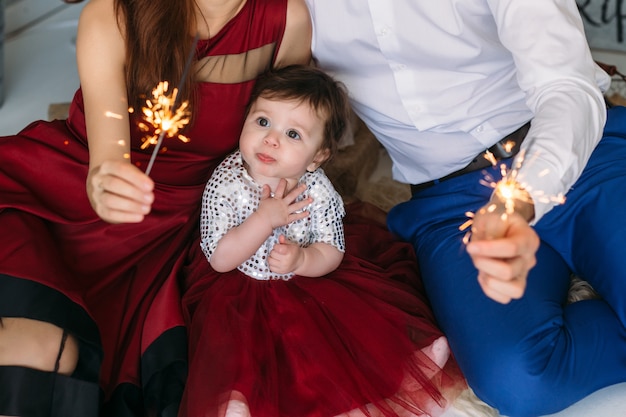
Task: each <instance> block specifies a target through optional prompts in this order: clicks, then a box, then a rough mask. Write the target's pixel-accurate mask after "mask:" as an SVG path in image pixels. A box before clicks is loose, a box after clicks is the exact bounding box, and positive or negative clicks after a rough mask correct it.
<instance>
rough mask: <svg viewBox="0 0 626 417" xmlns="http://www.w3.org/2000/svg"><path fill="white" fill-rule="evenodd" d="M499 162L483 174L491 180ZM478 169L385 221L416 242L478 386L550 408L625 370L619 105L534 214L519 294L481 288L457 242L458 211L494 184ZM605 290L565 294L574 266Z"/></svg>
mask: <svg viewBox="0 0 626 417" xmlns="http://www.w3.org/2000/svg"><path fill="white" fill-rule="evenodd" d="M498 171H499V170H498V169H495V168H494V169H491V170H489V175H491V176H493V177H494V178H496V179H498V178H499V177H500V176H499V172H498ZM484 176H485V171H477V172H472V173H469V174H465V175H462V176H460V177H456V178H453V179H451V180H448V181H444V182H442V183H439V184H437V185H435V186H433V187H431V188H428V189H426V190H424V191H421V192H418V193H416V194H415V195H414V196H413V198H412V199H411V200H410V201H408V202H405V203H402V204H400V205H398V206H396V207H394V208H393V209H392V210H391V211H390V213H389V217H388V223H389V227H390V229H391V231H392V232H394V233H396V234H397V235H398V236H400V237H401V238H403V239H404V240H407V241H409V242H411V243H413V246H414V247H415V250H416V252H417V255H418V257H419V261H420V269H421V273H422V278H423V280H424V285H425V287H426V292H427V294H428V297H429V299H430V301H431V303H432V305H433V309H434V312H435V316H436V318H437V320H438V321H439V324H440V326H441V328H442V330H443V331H444V333H445V334H446V335H447V337H448V339H449V342H450V345H451V348H452V351H453V353H454V355H455V357H456V359H457V361H458V362H459V365H460V367H461V369H462V370H463V372H464V373H465V376H466V378H467V380H468V383H469V384H470V386H471V387H472V388H473V389H474V391H475V392H476V394H477V395H478V396H479V397H480V398H481V399H483V400H484V401H485V402H487V403H488V404H490V405H492V406H494V407H496V408H498V409H499V410H500V412H501V413H502V414H505V415H509V416H516V417H526V416H536V415H542V414H548V413H554V412H556V411H559V410H562V409H564V408H566V407H567V406H569V405H571V404H572V403H574V402H576V401H578V400H580V399H581V398H583V397H584V396H586V395H588V394H590V393H591V392H593V391H595V390H598V389H600V388H602V387H604V386H607V385H611V384H614V383H618V382H622V381H626V108H623V107H617V108H613V109H611V110H609V119H608V122H607V125H606V128H605V132H604V138H603V139H602V141H601V142H600V144H599V145H598V147H597V148H596V150H595V151H594V153H593V155H592V157H591V159H590V161H589V163H588V164H587V167H586V168H585V170H584V172H583V174H582V175H581V177H580V178H579V180H578V181H577V182H576V184H575V185H574V187H572V189H571V190H570V191H569V193H568V194H567V199H566V202H565V204H563V205H559V206H557V207H555V208H554V209H553V210H551V211H550V212H549V213H548V214H546V215H545V216H544V217H543V218H542V219H541V220H540V221H539V222H538V224H537V225H536V227H535V230H536V231H537V233H538V234H539V236H540V238H541V245H540V248H539V251H538V253H537V266H535V267H534V268H533V269H532V270H531V272H530V275H529V277H528V286H527V289H526V293H525V295H524V297H522V298H521V299H519V300H515V301H513V302H511V303H509V304H506V305H503V304H499V303H497V302H495V301H492V300H491V299H489V298H487V297H486V296H485V295H484V294H483V292H482V290H481V288H480V286H479V285H478V282H477V280H476V277H477V271H476V269H475V268H474V266H473V265H472V262H471V260H470V258H469V256H468V255H467V253H466V252H465V249H464V245H463V243H462V241H461V239H462V237H463V235H464V232H461V231H459V226H460V225H461V224H462V223H463V222H465V220H467V217H466V216H465V213H466V212H468V211H472V212H475V211H476V210H477V209H478V208H480V207H482V206H483V205H484V204H485V203H486V201H487V200H488V198H489V196H490V194H491V191H492V189H491V188H489V187H486V186H484V185H481V184H480V182H479V180H480V179H482V178H484ZM572 272H573V273H575V274H577V275H578V276H580V277H581V278H583V279H585V280H587V281H588V282H589V283H591V285H592V286H593V287H594V288H595V289H596V290H597V291H598V292H599V293H600V295H601V296H602V297H603V299H602V300H585V301H581V302H577V303H574V304H570V305H567V306H566V305H565V300H566V295H567V291H568V286H569V280H570V274H571V273H572Z"/></svg>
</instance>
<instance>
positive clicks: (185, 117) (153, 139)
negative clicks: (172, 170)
mask: <svg viewBox="0 0 626 417" xmlns="http://www.w3.org/2000/svg"><path fill="white" fill-rule="evenodd" d="M198 37H199V36H198V34H196V36H195V37H194V40H193V44H192V47H191V50H190V51H189V55H188V56H187V61H186V62H185V67H184V69H183V74H182V76H181V79H180V84H179V87H178V88H174V89H173V90H172V92H171V94H169V95H168V94H167V92H168V89H169V83H168V82H167V81H161V82H160V83H159V84H158V85H157V86H156V87H155V88H154V90H152V99H147V100H146V107H143V108H142V112H143V115H144V120H145V121H146V123H147V124H146V123H140V124H139V128H140V129H142V130H144V131H149V129H150V127H152V128H153V129H154V133H153V135H152V136H150V137H147V138H146V139H145V140H144V143H143V144H142V145H141V149H145V148H147V147H148V146H150V145H155V146H154V150H153V151H152V156H151V157H150V161H149V162H148V167H147V168H146V175H150V171H151V170H152V165H153V164H154V160H155V159H156V156H157V154H158V153H159V149H160V148H161V145H162V143H163V139H164V138H165V136H167V137H168V138H172V137H174V136H177V137H178V139H180V140H181V141H183V142H185V143H186V142H189V138H187V137H186V136H183V135H180V134H178V132H179V130H181V129H182V128H183V127H185V126H186V125H187V124H188V123H189V118H190V115H191V112H190V111H189V102H188V101H187V100H185V101H183V102H182V103H181V104H180V106H178V92H179V91H180V89H181V88H182V85H183V83H184V82H185V79H186V78H187V74H188V73H189V67H190V65H191V60H192V58H193V55H194V53H195V51H196V45H197V43H198Z"/></svg>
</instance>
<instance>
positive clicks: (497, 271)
mask: <svg viewBox="0 0 626 417" xmlns="http://www.w3.org/2000/svg"><path fill="white" fill-rule="evenodd" d="M529 201H531V200H530V199H528V200H525V201H522V202H520V203H519V204H518V206H517V207H518V209H516V210H515V211H513V212H511V213H506V209H505V205H504V202H503V201H500V200H498V199H497V198H496V199H495V200H493V201H492V202H490V203H489V204H488V205H487V206H485V207H483V208H482V209H480V210H479V211H478V212H477V213H476V214H475V216H474V220H473V224H472V239H471V241H470V242H469V243H468V244H467V252H468V254H469V255H470V257H471V258H472V261H473V262H474V266H475V267H476V269H478V282H479V284H480V286H481V288H482V289H483V291H484V292H485V295H487V296H488V297H489V298H491V299H493V300H495V301H497V302H499V303H502V304H506V303H509V302H510V301H511V300H513V299H518V298H521V297H522V296H523V295H524V291H525V290H526V282H527V278H528V272H529V271H530V269H531V268H532V267H534V266H535V264H536V262H537V260H536V258H535V254H536V253H537V250H538V249H539V236H538V235H537V233H536V232H535V230H534V229H533V228H532V227H530V225H529V223H528V222H529V220H530V219H532V216H533V214H534V209H533V206H532V202H530V203H529ZM529 205H530V207H529Z"/></svg>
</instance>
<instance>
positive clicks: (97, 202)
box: [87, 161, 154, 223]
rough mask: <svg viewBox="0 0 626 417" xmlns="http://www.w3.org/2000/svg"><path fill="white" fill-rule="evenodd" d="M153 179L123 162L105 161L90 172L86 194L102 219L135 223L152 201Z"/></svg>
mask: <svg viewBox="0 0 626 417" xmlns="http://www.w3.org/2000/svg"><path fill="white" fill-rule="evenodd" d="M153 189H154V182H153V181H152V179H151V178H150V177H149V176H147V175H146V174H144V173H143V172H141V171H140V170H139V169H138V168H137V167H135V166H134V165H132V164H129V163H128V162H126V161H105V162H103V163H102V164H101V165H99V166H98V167H96V168H94V169H92V170H91V171H90V172H89V176H88V178H87V195H88V197H89V201H90V203H91V206H92V207H93V209H94V210H95V212H96V213H97V214H98V216H100V218H102V220H104V221H107V222H109V223H138V222H141V221H142V220H143V219H144V216H146V215H147V214H148V213H150V209H151V208H152V202H153V201H154V193H153Z"/></svg>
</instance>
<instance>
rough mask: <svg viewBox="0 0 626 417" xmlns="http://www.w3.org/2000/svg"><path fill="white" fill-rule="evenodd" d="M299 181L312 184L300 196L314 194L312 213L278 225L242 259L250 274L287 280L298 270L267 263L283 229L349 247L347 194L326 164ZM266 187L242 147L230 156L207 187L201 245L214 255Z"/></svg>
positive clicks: (301, 240)
mask: <svg viewBox="0 0 626 417" xmlns="http://www.w3.org/2000/svg"><path fill="white" fill-rule="evenodd" d="M299 183H300V184H306V186H307V189H306V191H305V192H304V193H302V194H301V195H300V196H299V197H298V201H299V200H302V199H303V198H306V197H309V196H310V197H311V198H313V202H312V203H311V204H310V205H309V206H307V207H306V210H308V211H309V216H307V217H306V218H304V219H300V220H297V221H295V222H293V223H290V224H288V225H286V226H282V227H279V228H276V229H274V232H273V233H272V235H271V236H270V237H269V238H268V239H267V240H266V241H265V242H264V243H263V245H261V247H260V248H259V249H258V250H257V251H256V253H255V254H254V255H252V257H251V258H250V259H248V260H247V261H245V262H244V263H243V264H241V265H239V267H238V269H239V270H240V271H241V272H243V273H244V274H246V275H248V276H250V277H252V278H255V279H259V280H269V279H284V280H287V279H289V278H291V277H292V276H293V275H294V274H293V273H289V274H276V273H273V272H271V271H270V269H269V266H268V264H267V257H268V256H269V253H270V252H271V250H272V248H273V247H274V245H275V244H276V243H277V242H278V237H279V236H280V235H285V237H286V238H287V239H288V240H290V241H291V242H294V243H297V244H299V245H300V246H302V247H307V246H309V245H311V244H313V243H317V242H322V243H327V244H329V245H332V246H334V247H336V248H337V249H339V250H340V251H341V252H344V251H345V240H344V234H343V223H342V219H343V216H344V215H345V209H344V206H343V200H342V199H341V196H340V195H339V194H338V193H337V191H336V190H335V188H334V187H333V185H332V183H331V182H330V180H329V179H328V177H327V176H326V174H325V173H324V171H323V170H322V169H321V168H318V169H317V170H315V171H314V172H307V173H306V174H304V175H303V176H302V178H300V181H299ZM262 190H263V188H262V185H259V184H257V183H256V182H255V181H254V179H252V177H251V176H250V175H249V174H248V172H247V171H246V169H245V168H244V166H243V161H242V159H241V153H240V152H239V151H236V152H234V153H233V154H231V155H230V156H228V157H227V158H226V159H225V160H224V161H223V162H222V163H221V164H220V165H219V166H218V167H217V169H216V170H215V171H214V172H213V175H212V176H211V179H210V180H209V181H208V182H207V185H206V187H205V189H204V195H203V197H202V216H201V219H200V232H201V237H202V240H201V243H200V246H201V247H202V251H203V252H204V254H205V255H206V257H207V259H211V255H212V254H213V252H214V251H215V248H216V247H217V244H218V242H219V240H220V239H221V238H222V236H224V235H225V234H226V232H228V231H229V230H230V229H231V228H233V227H236V226H238V225H240V224H241V223H243V221H244V220H245V219H247V218H248V216H250V215H251V214H252V213H254V212H255V211H256V209H257V208H258V207H259V201H260V200H261V193H262Z"/></svg>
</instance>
